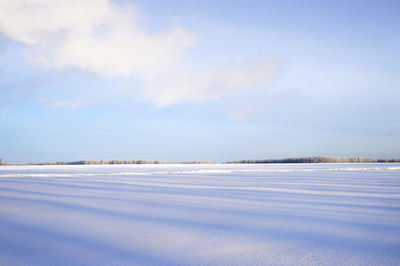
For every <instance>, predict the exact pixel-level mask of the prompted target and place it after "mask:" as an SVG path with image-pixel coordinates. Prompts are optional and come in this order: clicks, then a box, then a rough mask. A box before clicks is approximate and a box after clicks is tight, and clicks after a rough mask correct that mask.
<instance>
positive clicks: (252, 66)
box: [0, 0, 400, 162]
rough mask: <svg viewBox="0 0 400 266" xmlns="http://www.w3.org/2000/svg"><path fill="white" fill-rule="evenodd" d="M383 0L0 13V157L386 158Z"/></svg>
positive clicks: (16, 2)
mask: <svg viewBox="0 0 400 266" xmlns="http://www.w3.org/2000/svg"><path fill="white" fill-rule="evenodd" d="M398 14H400V2H399V1H389V0H386V1H372V0H367V1H342V0H339V1H294V0H293V1H256V0H247V1H244V0H237V1H227V0H220V1H208V0H203V1H195V0H191V1H190V0H187V1H182V0H181V1H178V0H168V1H167V0H165V1H161V0H158V1H156V0H146V1H145V0H131V1H129V0H126V1H125V0H118V1H112V0H79V1H78V0H71V1H67V0H65V1H63V0H34V1H32V0H30V1H28V0H0V140H1V141H0V158H2V159H3V160H7V161H9V162H41V161H59V160H64V161H72V160H81V159H132V160H134V159H135V160H136V159H153V160H172V161H183V160H213V161H227V160H235V159H250V158H257V159H264V158H283V157H298V156H319V155H322V156H361V157H375V158H394V157H396V158H397V157H400V153H399V151H400V105H399V103H398V102H399V99H400V30H399V29H400V16H399V15H398Z"/></svg>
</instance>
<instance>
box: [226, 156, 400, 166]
mask: <svg viewBox="0 0 400 266" xmlns="http://www.w3.org/2000/svg"><path fill="white" fill-rule="evenodd" d="M399 162H400V159H374V158H362V157H351V158H347V157H322V156H318V157H297V158H285V159H266V160H256V159H248V160H238V161H230V162H226V163H239V164H246V163H399Z"/></svg>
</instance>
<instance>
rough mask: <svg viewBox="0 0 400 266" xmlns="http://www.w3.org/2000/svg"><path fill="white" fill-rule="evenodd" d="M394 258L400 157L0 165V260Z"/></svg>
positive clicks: (399, 228)
mask: <svg viewBox="0 0 400 266" xmlns="http://www.w3.org/2000/svg"><path fill="white" fill-rule="evenodd" d="M78 264H79V265H137V264H139V265H322V264H323V265H399V264H400V164H296V165H293V164H291V165H289V164H281V165H261V164H258V165H230V164H225V165H222V164H221V165H218V164H217V165H108V166H93V165H89V166H19V167H12V166H3V167H0V265H78Z"/></svg>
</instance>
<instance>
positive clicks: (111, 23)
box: [0, 0, 276, 106]
mask: <svg viewBox="0 0 400 266" xmlns="http://www.w3.org/2000/svg"><path fill="white" fill-rule="evenodd" d="M137 17H138V16H137V13H136V10H135V8H134V7H133V6H131V5H128V4H117V3H115V2H112V1H110V0H0V32H2V33H3V34H4V35H5V36H7V37H9V38H10V39H13V40H15V41H18V42H21V43H24V44H25V46H26V51H25V57H26V58H27V60H29V61H30V62H31V63H33V64H36V65H40V66H41V67H44V68H48V69H64V68H71V67H72V68H79V69H83V70H87V71H91V72H94V73H97V74H99V75H102V76H134V77H137V78H140V79H143V80H144V81H145V82H146V84H147V85H148V86H147V87H146V88H145V92H144V93H145V95H146V96H147V97H148V99H150V101H152V102H154V103H155V104H157V105H160V106H163V105H168V104H174V103H178V102H183V101H198V100H203V99H213V98H217V97H220V96H221V95H224V94H226V93H230V92H232V91H236V90H240V89H247V88H251V87H254V86H256V85H257V84H258V83H260V82H262V81H264V80H265V79H266V78H268V77H270V75H271V73H272V72H274V71H275V69H276V66H274V65H273V64H272V63H271V61H269V60H260V61H258V62H244V63H242V64H236V65H226V66H220V67H217V68H214V69H209V70H205V71H201V72H198V71H195V70H194V69H193V68H190V67H188V64H185V63H183V61H182V59H181V55H182V53H183V52H184V51H185V49H186V48H188V47H190V46H193V45H195V43H196V40H197V36H196V34H195V33H193V32H191V31H188V30H186V29H183V28H172V29H170V30H167V31H164V32H159V33H149V32H147V31H146V30H145V29H143V27H141V26H140V25H139V24H138V23H137V21H136V20H137ZM182 65H185V67H182Z"/></svg>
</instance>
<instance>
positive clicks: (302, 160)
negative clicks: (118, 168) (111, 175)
mask: <svg viewBox="0 0 400 266" xmlns="http://www.w3.org/2000/svg"><path fill="white" fill-rule="evenodd" d="M212 163H214V162H212V161H209V160H204V161H184V162H172V161H158V160H81V161H73V162H68V161H59V162H43V163H26V164H7V162H5V161H2V160H1V159H0V165H89V164H212ZM224 163H225V164H229V163H232V164H256V163H265V164H273V163H400V159H373V158H361V157H352V158H345V157H322V156H318V157H297V158H286V159H266V160H257V159H247V160H237V161H228V162H224Z"/></svg>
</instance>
